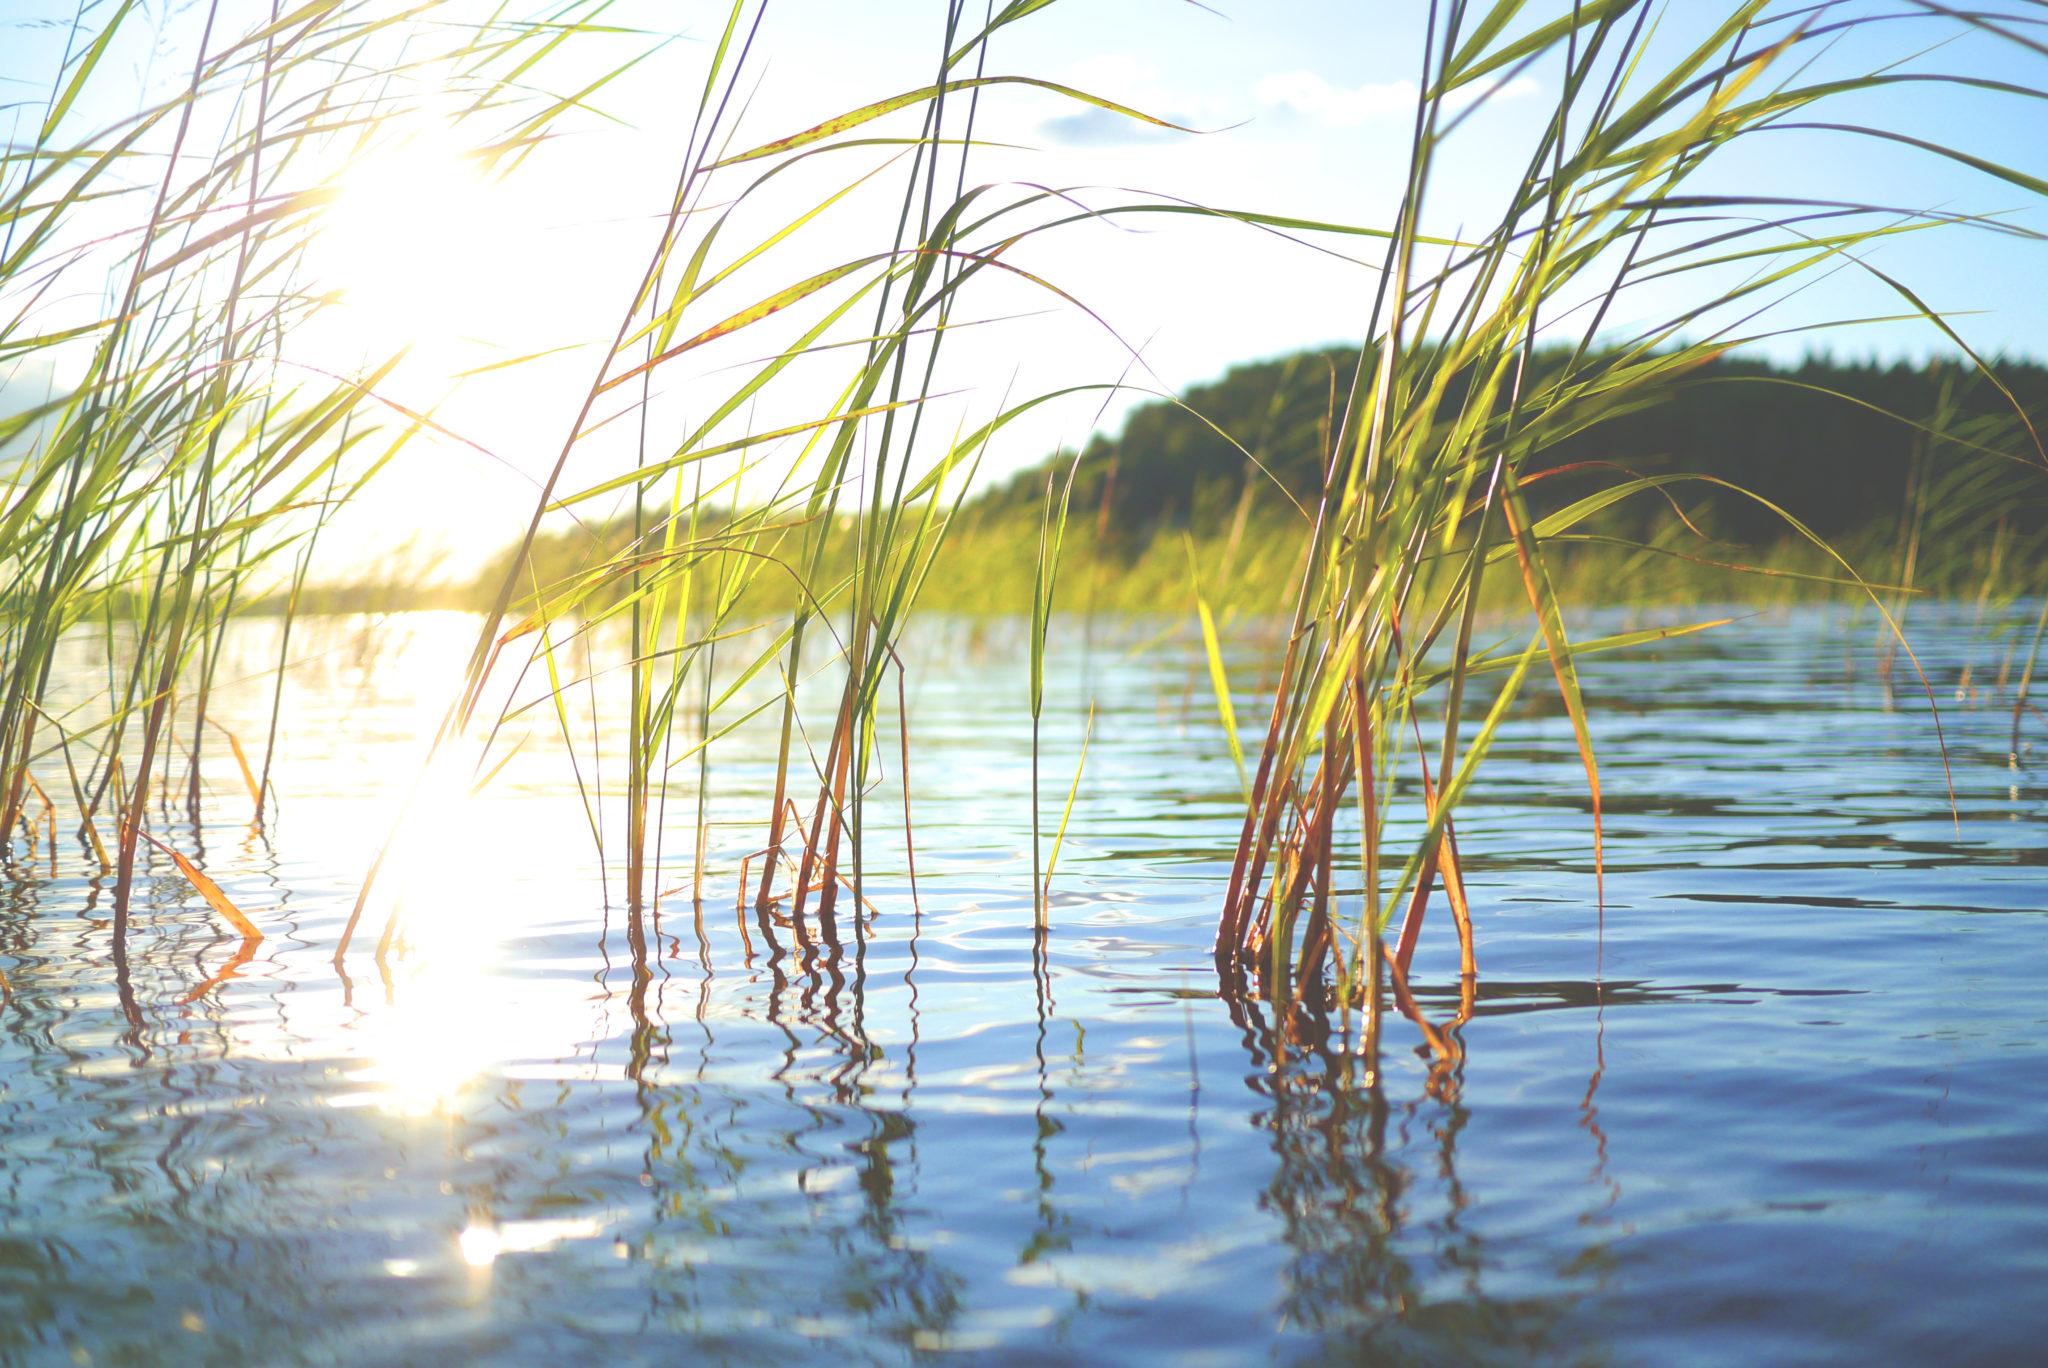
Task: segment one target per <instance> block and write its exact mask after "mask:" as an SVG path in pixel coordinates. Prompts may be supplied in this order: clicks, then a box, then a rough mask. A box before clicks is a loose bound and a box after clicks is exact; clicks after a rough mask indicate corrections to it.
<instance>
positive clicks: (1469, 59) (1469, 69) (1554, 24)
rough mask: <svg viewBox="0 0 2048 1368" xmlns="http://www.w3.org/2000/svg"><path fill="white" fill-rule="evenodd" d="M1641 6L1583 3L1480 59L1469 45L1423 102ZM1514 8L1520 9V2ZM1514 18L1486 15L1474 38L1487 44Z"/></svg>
mask: <svg viewBox="0 0 2048 1368" xmlns="http://www.w3.org/2000/svg"><path fill="white" fill-rule="evenodd" d="M1640 3H1642V0H1586V3H1584V4H1581V5H1574V6H1572V12H1571V13H1570V14H1566V15H1564V16H1563V17H1561V18H1558V19H1553V20H1551V21H1550V22H1549V23H1547V24H1545V25H1543V26H1542V27H1540V28H1536V29H1532V30H1530V31H1529V32H1528V33H1526V34H1524V35H1523V36H1522V37H1520V38H1517V39H1516V40H1515V41H1513V42H1511V43H1509V44H1507V45H1506V46H1504V47H1500V48H1496V49H1495V50H1494V51H1492V52H1491V53H1487V54H1486V55H1484V56H1481V55H1480V47H1479V46H1475V45H1473V44H1471V43H1468V44H1467V45H1466V47H1464V48H1462V49H1460V50H1459V52H1458V53H1457V55H1456V56H1455V57H1453V58H1452V59H1451V70H1450V73H1449V74H1448V75H1447V76H1446V77H1445V78H1444V80H1443V81H1442V82H1441V83H1440V84H1438V85H1435V86H1432V87H1430V89H1429V91H1428V92H1427V93H1426V94H1425V96H1424V98H1425V99H1428V100H1431V101H1435V100H1441V99H1442V98H1443V97H1444V96H1445V95H1447V94H1449V93H1450V92H1451V91H1453V90H1456V89H1457V88H1458V87H1459V86H1462V85H1469V84H1471V83H1472V82H1473V81H1476V80H1478V79H1479V78H1480V77H1481V76H1485V75H1487V74H1488V73H1490V72H1495V71H1499V70H1500V69H1501V68H1502V67H1507V66H1512V65H1514V64H1515V63H1516V62H1519V61H1521V60H1522V59H1523V58H1524V57H1533V56H1535V55H1536V54H1537V53H1539V52H1543V51H1545V50H1547V49H1549V48H1552V47H1555V46H1556V45H1557V44H1558V43H1559V42H1561V41H1563V39H1564V38H1565V36H1566V35H1567V34H1569V33H1571V32H1572V31H1573V30H1575V29H1580V28H1586V27H1588V26H1590V25H1593V24H1597V23H1599V22H1600V21H1602V20H1603V19H1605V18H1607V17H1608V16H1609V15H1613V14H1620V13H1622V12H1624V11H1626V10H1629V9H1631V8H1633V7H1634V6H1636V5H1638V4H1640ZM1514 8H1515V9H1520V8H1521V5H1520V3H1519V0H1517V3H1516V4H1515V6H1514ZM1513 17H1514V15H1513V13H1512V12H1511V13H1509V14H1507V15H1505V16H1500V17H1499V20H1498V22H1497V23H1496V22H1495V19H1496V16H1495V15H1492V14H1489V15H1488V16H1487V17H1486V18H1485V19H1483V20H1481V21H1480V24H1479V26H1478V27H1477V28H1475V29H1474V30H1473V34H1474V36H1475V37H1477V38H1480V39H1482V40H1483V41H1487V42H1490V41H1491V40H1493V39H1494V38H1496V37H1498V36H1499V34H1500V30H1501V29H1502V28H1504V27H1505V26H1506V25H1507V22H1508V21H1509V20H1510V19H1512V18H1513Z"/></svg>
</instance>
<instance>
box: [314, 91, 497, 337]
mask: <svg viewBox="0 0 2048 1368" xmlns="http://www.w3.org/2000/svg"><path fill="white" fill-rule="evenodd" d="M332 189H333V198H332V200H331V201H330V203H329V204H328V205H327V206H326V207H325V208H324V209H323V211H322V218H321V222H320V225H319V227H318V230H317V231H316V232H315V234H314V235H313V238H312V241H311V245H310V247H309V250H308V257H309V267H310V270H311V272H312V275H313V277H314V280H313V287H314V290H315V291H316V292H317V293H319V294H321V295H323V296H325V297H326V298H327V299H329V300H330V301H331V304H332V306H333V308H332V310H331V312H332V313H333V314H334V315H335V316H336V321H337V322H338V324H339V327H340V332H341V334H342V336H343V337H344V338H345V340H346V342H347V343H348V344H352V345H354V346H357V347H360V349H361V350H362V351H363V352H364V353H365V354H368V355H388V354H389V353H391V352H394V351H397V350H400V349H402V348H409V349H413V350H414V351H419V350H422V349H424V350H429V351H432V350H438V349H442V348H445V347H446V346H448V345H449V344H451V343H452V342H454V341H456V340H457V339H460V338H463V337H474V336H477V335H478V334H479V333H480V332H482V331H483V328H484V324H485V319H484V318H483V315H484V314H486V313H488V312H489V311H490V310H489V309H488V307H487V306H488V305H489V303H490V302H491V298H492V296H493V294H494V293H497V292H500V291H502V290H504V289H505V288H506V269H505V268H506V266H507V263H506V262H505V261H504V259H503V258H504V256H505V244H506V241H507V238H508V232H507V229H508V221H507V219H508V206H506V205H505V204H504V203H502V202H501V201H502V200H503V198H504V196H503V194H502V191H501V188H500V184H499V182H498V181H497V180H496V179H495V178H494V177H492V176H491V175H490V174H489V171H488V169H487V167H486V166H485V164H484V162H483V161H482V160H481V159H480V158H479V156H478V155H477V154H476V153H475V152H474V151H472V150H471V149H469V148H468V147H466V146H464V145H463V144H462V143H461V142H460V141H459V140H458V139H456V138H455V137H454V136H452V134H450V133H449V132H447V131H445V130H441V129H435V128H420V129H415V130H411V131H409V132H406V133H404V134H402V135H398V136H393V137H389V138H387V139H385V140H383V141H381V142H380V143H379V144H378V145H377V146H376V147H374V148H372V149H370V150H369V151H367V152H365V153H363V154H361V155H359V156H358V157H357V158H356V159H355V160H354V161H353V162H352V163H351V164H350V165H349V166H348V167H347V168H346V169H345V170H343V171H342V172H341V174H340V175H339V176H337V177H336V178H335V180H334V182H333V184H332Z"/></svg>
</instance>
